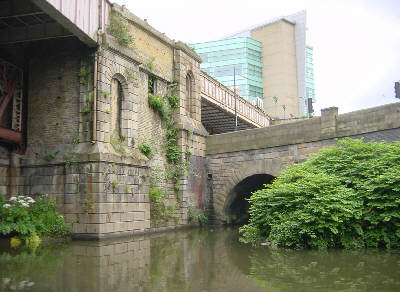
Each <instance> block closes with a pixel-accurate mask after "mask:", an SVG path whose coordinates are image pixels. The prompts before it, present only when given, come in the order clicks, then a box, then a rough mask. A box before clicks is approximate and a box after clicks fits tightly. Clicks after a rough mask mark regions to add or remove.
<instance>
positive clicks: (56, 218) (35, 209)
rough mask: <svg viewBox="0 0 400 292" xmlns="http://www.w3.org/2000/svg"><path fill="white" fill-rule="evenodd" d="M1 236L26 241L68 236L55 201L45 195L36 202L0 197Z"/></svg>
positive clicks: (20, 198) (26, 197)
mask: <svg viewBox="0 0 400 292" xmlns="http://www.w3.org/2000/svg"><path fill="white" fill-rule="evenodd" d="M0 234H1V235H5V236H14V235H16V236H18V237H20V238H22V239H24V240H26V239H28V238H34V235H35V234H37V235H38V236H42V235H45V236H49V237H62V236H65V235H67V234H68V230H67V227H66V225H65V223H64V220H63V217H62V216H61V215H60V213H58V211H57V210H56V206H55V201H52V200H48V199H47V197H46V196H45V195H43V196H38V197H37V198H36V200H34V199H33V198H31V197H28V196H13V197H11V198H10V199H9V200H6V199H4V198H3V197H2V196H0Z"/></svg>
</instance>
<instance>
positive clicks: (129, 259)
mask: <svg viewBox="0 0 400 292" xmlns="http://www.w3.org/2000/svg"><path fill="white" fill-rule="evenodd" d="M0 291H66V292H67V291H68V292H70V291H71V292H74V291H199V292H205V291H230V292H236V291H239V292H246V291H268V292H275V291H282V292H283V291H400V251H398V250H392V251H383V250H353V251H347V250H328V251H310V250H288V249H273V248H269V247H264V246H260V247H252V246H250V245H244V244H241V243H239V242H238V233H237V228H216V229H213V230H212V229H192V230H185V231H176V232H168V233H160V234H153V235H150V236H142V237H134V238H124V239H118V240H106V241H100V242H88V241H87V242H84V241H74V242H68V243H52V244H44V245H42V246H40V247H39V248H37V249H36V250H35V251H28V250H24V249H19V250H18V249H17V250H13V249H10V248H9V247H8V246H0Z"/></svg>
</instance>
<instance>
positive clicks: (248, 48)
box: [192, 37, 263, 103]
mask: <svg viewBox="0 0 400 292" xmlns="http://www.w3.org/2000/svg"><path fill="white" fill-rule="evenodd" d="M192 46H193V47H194V48H195V50H196V53H198V54H199V56H200V57H201V59H202V61H203V62H202V64H201V69H202V70H203V71H204V72H206V73H208V74H209V75H210V76H212V77H214V78H215V79H217V80H218V81H219V82H221V83H223V84H224V85H225V86H228V87H230V88H234V85H235V86H236V90H237V93H238V94H239V95H241V96H242V97H244V98H245V99H247V100H250V101H252V102H253V103H256V97H263V80H262V66H263V64H262V61H261V53H262V49H261V43H260V42H258V41H256V40H254V39H251V38H248V37H239V38H230V39H225V40H219V41H212V42H205V43H199V44H194V45H192Z"/></svg>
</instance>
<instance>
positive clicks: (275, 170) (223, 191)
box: [207, 103, 400, 220]
mask: <svg viewBox="0 0 400 292" xmlns="http://www.w3.org/2000/svg"><path fill="white" fill-rule="evenodd" d="M347 136H348V137H353V138H361V137H364V138H365V140H367V141H369V140H375V141H380V140H385V141H399V140H400V103H393V104H388V105H384V106H379V107H375V108H370V109H366V110H361V111H356V112H352V113H348V114H344V115H338V113H337V108H328V109H324V110H322V115H321V117H318V118H313V119H308V120H304V121H300V122H296V123H290V124H284V125H277V126H271V127H268V128H263V129H254V130H246V131H239V132H235V133H227V134H220V135H213V136H209V137H207V159H208V172H209V173H210V174H212V177H213V181H212V184H213V193H212V194H211V195H212V196H213V197H212V198H210V197H209V198H208V199H209V200H211V201H213V202H214V209H215V211H216V214H217V218H219V219H220V220H228V218H227V216H226V215H227V214H226V207H227V205H226V203H227V201H228V196H229V194H230V193H231V191H232V190H233V188H234V187H235V186H236V185H237V184H238V183H240V182H241V181H242V180H244V179H245V178H247V177H250V176H252V175H255V174H269V175H272V176H277V175H279V173H280V171H281V170H282V169H283V168H284V167H285V166H286V165H288V164H292V163H296V162H302V161H304V160H305V159H307V156H308V155H309V154H311V153H314V152H316V151H318V150H319V149H321V148H322V147H326V146H330V145H335V144H336V140H335V138H341V137H347Z"/></svg>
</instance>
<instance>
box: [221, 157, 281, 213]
mask: <svg viewBox="0 0 400 292" xmlns="http://www.w3.org/2000/svg"><path fill="white" fill-rule="evenodd" d="M284 166H285V163H284V162H283V161H282V160H280V159H273V160H255V161H246V162H242V163H240V165H239V167H235V168H234V170H233V171H232V172H231V173H230V174H229V177H230V179H229V180H227V181H226V183H225V184H224V185H223V186H222V188H220V191H219V192H218V193H216V194H214V198H215V200H214V201H216V202H219V204H216V205H215V209H216V211H217V214H218V215H219V216H221V217H222V218H221V219H225V215H226V214H225V211H226V208H227V205H228V203H229V200H230V198H229V196H230V195H231V194H232V191H233V189H234V188H235V186H236V185H238V184H239V183H240V182H241V181H243V180H244V179H246V178H248V177H250V176H253V175H257V174H267V175H271V176H274V177H276V176H278V175H279V173H280V172H281V170H282V169H283V167H284Z"/></svg>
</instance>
